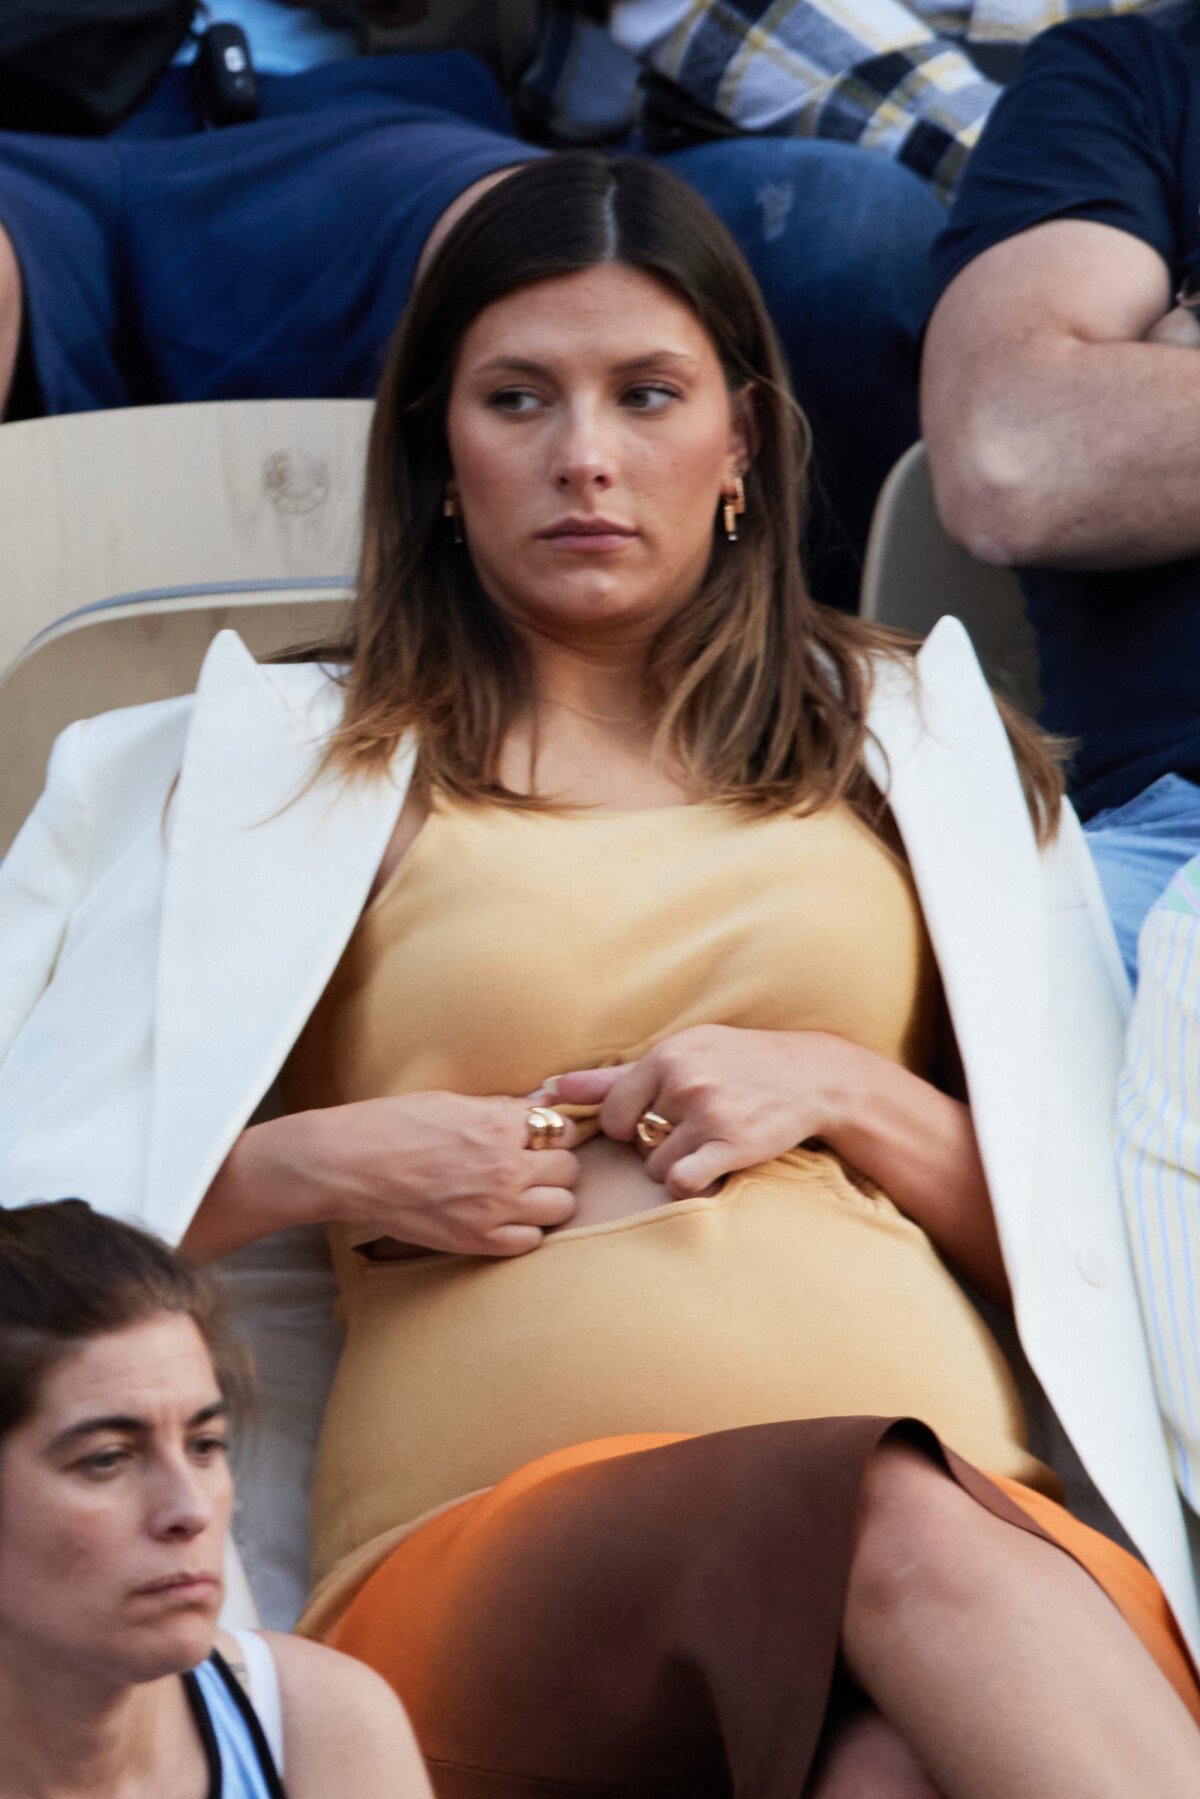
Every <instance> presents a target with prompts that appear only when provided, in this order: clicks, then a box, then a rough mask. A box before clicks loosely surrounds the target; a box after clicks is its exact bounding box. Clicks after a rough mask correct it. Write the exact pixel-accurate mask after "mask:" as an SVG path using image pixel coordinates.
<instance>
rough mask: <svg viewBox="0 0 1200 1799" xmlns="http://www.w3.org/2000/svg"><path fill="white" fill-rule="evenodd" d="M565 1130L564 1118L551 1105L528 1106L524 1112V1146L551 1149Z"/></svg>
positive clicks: (565, 1122)
mask: <svg viewBox="0 0 1200 1799" xmlns="http://www.w3.org/2000/svg"><path fill="white" fill-rule="evenodd" d="M566 1130H567V1121H566V1119H565V1118H564V1117H563V1115H562V1113H561V1112H556V1111H555V1110H554V1108H553V1106H530V1108H529V1110H528V1112H526V1114H525V1147H526V1149H553V1148H554V1145H555V1144H556V1143H557V1142H559V1140H560V1139H561V1138H562V1137H564V1136H565V1135H566Z"/></svg>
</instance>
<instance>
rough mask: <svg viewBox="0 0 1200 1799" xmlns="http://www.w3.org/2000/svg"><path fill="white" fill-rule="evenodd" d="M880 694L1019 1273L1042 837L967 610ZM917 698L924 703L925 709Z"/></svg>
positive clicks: (902, 810)
mask: <svg viewBox="0 0 1200 1799" xmlns="http://www.w3.org/2000/svg"><path fill="white" fill-rule="evenodd" d="M917 668H918V672H919V676H920V683H919V689H918V692H917V693H916V695H915V696H914V693H913V689H912V683H911V681H910V680H909V677H908V675H907V673H906V671H905V670H903V669H902V668H896V667H895V666H893V665H888V664H884V666H883V668H882V670H881V675H880V679H879V682H878V685H877V690H876V695H875V698H874V699H873V702H872V707H871V714H870V725H871V729H872V733H873V735H874V738H875V740H876V743H875V746H873V747H872V749H871V750H870V752H869V754H868V765H869V767H870V769H871V773H872V775H873V777H874V778H875V779H876V780H877V781H878V782H879V784H880V786H881V787H882V788H883V789H884V791H885V792H886V793H887V794H888V798H889V801H890V804H891V807H892V811H893V814H894V816H895V819H896V824H897V827H898V829H899V831H900V834H901V836H902V838H903V840H904V845H905V849H906V851H907V853H908V857H909V863H910V866H911V868H912V872H913V878H914V880H915V881H916V884H917V889H918V892H919V894H920V897H921V905H922V908H923V911H924V914H925V921H926V924H927V926H928V929H929V934H930V937H931V939H932V942H933V948H934V953H935V955H936V957H937V961H938V966H939V969H940V971H941V977H942V982H943V986H944V989H945V993H946V1000H947V1005H948V1007H949V1011H950V1016H951V1020H952V1022H953V1025H954V1030H955V1033H956V1036H957V1039H958V1045H959V1049H960V1051H961V1052H962V1058H963V1062H964V1064H965V1066H966V1068H967V1069H968V1070H969V1075H968V1080H969V1086H970V1099H971V1108H972V1114H973V1118H974V1123H975V1130H976V1134H977V1136H978V1139H979V1147H980V1153H981V1154H982V1156H983V1160H984V1166H985V1168H986V1170H987V1174H988V1183H989V1187H990V1190H991V1194H992V1202H993V1204H994V1206H995V1208H996V1215H997V1220H998V1223H999V1228H1000V1234H1001V1239H1002V1241H1003V1242H1004V1243H1005V1246H1006V1251H1007V1252H1008V1253H1007V1254H1006V1260H1007V1261H1008V1263H1009V1267H1010V1270H1017V1269H1019V1267H1020V1265H1021V1256H1020V1250H1021V1246H1022V1244H1023V1243H1024V1241H1025V1221H1026V1219H1027V1217H1028V1209H1029V1207H1030V1205H1031V1204H1032V1203H1033V1199H1034V1195H1035V1193H1036V1168H1035V1166H1034V1158H1035V1154H1036V1150H1035V1143H1036V1132H1035V1131H1034V1130H1033V1129H1032V1128H1031V1121H1032V1120H1033V1119H1035V1118H1036V1117H1037V1116H1038V1113H1039V1110H1040V1102H1041V1092H1042V1081H1041V1069H1042V1059H1043V1056H1044V1045H1045V1007H1046V1003H1047V985H1046V966H1045V957H1046V942H1045V924H1044V913H1043V905H1044V898H1043V884H1042V877H1041V867H1040V861H1039V854H1038V849H1037V843H1036V839H1035V836H1034V832H1033V827H1032V824H1031V822H1030V818H1029V814H1028V811H1027V808H1026V805H1025V800H1024V796H1023V794H1022V791H1021V785H1020V781H1019V779H1018V777H1017V774H1016V770H1015V768H1014V766H1013V760H1012V754H1011V751H1010V749H1009V746H1008V742H1007V738H1006V735H1005V732H1004V726H1003V724H1002V722H1001V719H1000V716H999V714H998V712H997V711H996V707H995V705H994V703H993V700H992V696H991V694H990V692H989V690H988V687H987V684H986V682H985V680H984V678H983V674H982V671H981V670H980V667H979V664H978V662H977V661H976V659H975V654H974V651H973V650H972V648H971V644H970V640H969V638H968V637H967V634H966V632H965V630H964V629H963V627H962V625H961V624H960V623H959V622H958V620H957V619H954V618H944V619H942V620H941V622H940V623H939V624H938V625H937V626H936V627H935V629H934V630H933V631H932V632H931V633H930V635H929V637H928V638H927V640H926V642H925V644H924V646H923V648H922V649H921V651H920V653H919V655H918V657H917ZM914 699H915V701H916V703H915V705H914Z"/></svg>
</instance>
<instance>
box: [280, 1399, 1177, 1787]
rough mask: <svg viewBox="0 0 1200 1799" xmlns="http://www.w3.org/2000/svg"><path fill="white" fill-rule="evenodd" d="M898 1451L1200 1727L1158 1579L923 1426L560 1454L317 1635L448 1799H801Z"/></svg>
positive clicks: (655, 1440) (385, 1578) (407, 1550)
mask: <svg viewBox="0 0 1200 1799" xmlns="http://www.w3.org/2000/svg"><path fill="white" fill-rule="evenodd" d="M896 1431H899V1432H900V1433H902V1434H903V1435H905V1436H906V1437H908V1438H910V1440H914V1441H916V1442H918V1443H920V1444H921V1445H922V1446H923V1447H924V1448H926V1449H927V1451H928V1452H929V1453H930V1455H931V1456H933V1457H935V1458H936V1459H937V1460H939V1461H940V1462H941V1464H942V1465H943V1466H944V1467H945V1469H946V1472H947V1473H948V1474H949V1475H950V1476H951V1477H952V1478H953V1479H954V1480H956V1481H957V1482H958V1484H959V1485H960V1486H961V1487H962V1488H963V1489H964V1490H965V1491H967V1492H968V1493H970V1495H971V1496H972V1497H973V1498H974V1499H975V1500H977V1501H978V1502H979V1503H980V1504H981V1505H983V1506H985V1507H986V1508H987V1509H988V1510H989V1511H991V1512H992V1513H993V1514H994V1515H996V1516H998V1517H1000V1518H1002V1519H1003V1520H1004V1521H1005V1522H1007V1523H1009V1524H1011V1525H1014V1526H1016V1527H1018V1528H1022V1529H1025V1530H1028V1531H1030V1532H1031V1533H1032V1534H1033V1535H1035V1536H1040V1537H1043V1538H1045V1539H1047V1540H1048V1541H1050V1542H1052V1543H1055V1544H1057V1545H1058V1546H1060V1547H1061V1548H1063V1549H1064V1550H1066V1552H1067V1553H1068V1554H1069V1555H1071V1556H1072V1557H1073V1558H1074V1559H1075V1560H1076V1561H1077V1562H1078V1563H1079V1564H1080V1565H1081V1566H1082V1567H1083V1568H1084V1569H1086V1570H1087V1572H1088V1573H1089V1574H1091V1575H1092V1576H1093V1578H1094V1579H1095V1580H1096V1581H1098V1583H1099V1584H1100V1586H1101V1587H1102V1588H1103V1589H1104V1591H1105V1592H1106V1593H1107V1594H1108V1595H1109V1597H1110V1598H1111V1599H1112V1601H1113V1602H1114V1604H1115V1605H1116V1606H1117V1607H1118V1609H1119V1610H1120V1612H1121V1613H1122V1615H1123V1616H1124V1617H1125V1619H1126V1620H1127V1622H1128V1623H1129V1625H1130V1627H1131V1629H1132V1630H1133V1631H1134V1632H1135V1633H1136V1635H1137V1636H1138V1637H1139V1638H1140V1640H1141V1641H1142V1643H1143V1644H1144V1645H1145V1647H1146V1648H1147V1649H1148V1650H1149V1652H1150V1654H1151V1655H1152V1656H1153V1658H1154V1660H1155V1661H1156V1662H1157V1663H1158V1666H1159V1667H1160V1668H1161V1670H1162V1672H1163V1673H1164V1674H1165V1676H1166V1677H1167V1679H1168V1680H1169V1681H1170V1683H1171V1685H1172V1686H1173V1687H1174V1689H1175V1691H1176V1692H1177V1693H1178V1694H1179V1696H1180V1698H1181V1699H1182V1700H1183V1701H1184V1703H1185V1705H1186V1706H1187V1707H1188V1709H1189V1711H1190V1712H1191V1714H1192V1716H1193V1718H1194V1719H1195V1720H1196V1722H1197V1723H1198V1724H1200V1687H1198V1685H1197V1679H1196V1674H1195V1671H1194V1669H1193V1667H1192V1663H1191V1661H1190V1658H1189V1655H1188V1651H1187V1649H1186V1647H1185V1645H1184V1642H1183V1639H1182V1637H1181V1636H1180V1633H1179V1630H1178V1627H1177V1625H1176V1624H1175V1621H1174V1619H1173V1617H1172V1615H1171V1612H1170V1610H1169V1608H1168V1606H1167V1604H1166V1601H1165V1599H1164V1598H1163V1596H1162V1593H1161V1591H1160V1589H1159V1587H1158V1585H1157V1583H1156V1581H1155V1580H1154V1578H1153V1576H1152V1575H1151V1574H1150V1573H1149V1572H1148V1570H1147V1569H1145V1568H1144V1567H1143V1566H1142V1564H1141V1563H1140V1562H1138V1561H1136V1560H1135V1559H1134V1558H1133V1557H1132V1556H1131V1555H1129V1554H1128V1553H1127V1552H1126V1551H1125V1550H1123V1549H1121V1548H1120V1547H1119V1546H1118V1545H1117V1544H1115V1543H1113V1542H1111V1541H1110V1540H1109V1539H1108V1538H1107V1537H1104V1536H1102V1535H1101V1534H1100V1533H1099V1532H1097V1531H1095V1530H1092V1529H1090V1528H1089V1527H1088V1526H1087V1525H1084V1524H1081V1523H1079V1522H1078V1521H1077V1520H1076V1519H1074V1518H1072V1517H1071V1515H1070V1514H1069V1513H1068V1512H1066V1511H1064V1510H1063V1509H1062V1507H1061V1506H1058V1505H1056V1504H1055V1503H1054V1501H1053V1500H1050V1499H1047V1498H1045V1497H1044V1496H1042V1495H1041V1494H1037V1493H1033V1492H1031V1491H1030V1490H1029V1489H1027V1488H1023V1487H1021V1486H1019V1485H1018V1484H1017V1483H1016V1482H1013V1481H1009V1480H1004V1479H998V1480H992V1479H989V1478H988V1477H986V1476H984V1475H982V1474H980V1473H979V1472H978V1471H977V1470H976V1469H974V1468H972V1467H970V1465H969V1464H967V1463H965V1462H963V1461H962V1460H961V1458H960V1457H958V1456H956V1455H954V1454H953V1452H951V1451H948V1450H946V1449H945V1448H944V1447H943V1446H942V1445H941V1444H940V1443H939V1442H938V1440H937V1439H936V1437H934V1436H933V1434H932V1433H931V1432H930V1431H928V1430H927V1429H926V1427H925V1426H923V1425H918V1424H914V1423H913V1422H912V1421H911V1420H901V1421H897V1420H894V1419H891V1420H890V1419H881V1418H826V1419H815V1420H805V1421H801V1422H797V1423H790V1424H766V1425H753V1426H749V1427H747V1428H745V1429H741V1430H732V1431H720V1432H715V1433H712V1434H710V1435H706V1436H700V1437H685V1436H679V1435H674V1434H672V1435H638V1436H623V1437H614V1438H608V1439H604V1440H601V1441H597V1442H591V1443H583V1444H577V1445H574V1446H572V1447H571V1448H569V1449H564V1450H561V1451H558V1452H557V1453H555V1454H552V1455H547V1456H543V1457H541V1458H539V1459H538V1460H537V1461H534V1462H530V1463H528V1464H527V1465H526V1466H525V1467H523V1468H519V1469H518V1470H517V1471H516V1472H515V1473H513V1474H511V1475H510V1476H508V1477H507V1478H506V1479H505V1480H502V1481H500V1482H498V1483H497V1485H496V1486H495V1487H493V1488H491V1489H490V1490H488V1491H487V1492H485V1493H481V1494H479V1495H477V1496H475V1497H472V1498H470V1499H467V1500H464V1501H463V1502H461V1503H460V1504H457V1505H454V1506H451V1507H449V1508H448V1509H447V1510H445V1511H443V1512H442V1513H440V1514H438V1515H437V1516H435V1517H433V1518H432V1519H431V1520H430V1521H429V1522H427V1523H425V1524H422V1525H421V1526H420V1527H419V1528H418V1529H416V1530H415V1531H413V1533H412V1534H411V1535H409V1536H407V1537H405V1538H404V1539H403V1540H402V1541H400V1542H399V1543H398V1545H397V1546H396V1547H395V1548H394V1549H393V1550H392V1551H391V1553H390V1554H389V1555H388V1557H387V1559H386V1560H385V1561H383V1562H382V1564H381V1565H378V1566H376V1567H375V1568H374V1571H373V1572H371V1573H369V1574H368V1575H367V1576H366V1578H365V1581H364V1582H363V1584H362V1585H361V1586H360V1588H359V1590H358V1591H357V1593H356V1594H354V1596H353V1597H352V1598H351V1599H350V1601H349V1603H348V1604H347V1606H346V1608H345V1610H344V1611H343V1612H342V1614H341V1616H340V1617H339V1618H338V1619H337V1621H336V1622H335V1623H333V1624H332V1625H326V1626H325V1628H323V1630H322V1632H321V1634H323V1635H324V1637H325V1640H326V1641H328V1642H330V1643H332V1644H333V1645H334V1646H335V1647H336V1648H339V1649H342V1650H345V1651H346V1652H347V1653H349V1654H351V1655H354V1656H357V1657H358V1658H359V1659H361V1660H362V1661H365V1662H367V1663H369V1664H370V1666H372V1667H373V1668H375V1669H377V1670H378V1672H379V1673H380V1674H382V1675H383V1676H384V1678H385V1679H386V1680H388V1681H389V1682H390V1684H391V1685H392V1686H393V1687H394V1688H395V1690H396V1691H397V1692H398V1693H399V1694H400V1696H401V1698H402V1699H403V1700H404V1702H405V1704H406V1706H407V1707H408V1709H409V1712H410V1715H411V1717H412V1719H413V1723H414V1726H415V1728H416V1731H417V1736H418V1740H419V1741H420V1743H421V1746H422V1749H423V1751H424V1753H425V1754H426V1756H427V1758H428V1759H429V1762H430V1766H431V1771H432V1773H433V1777H434V1781H435V1785H436V1788H437V1791H438V1793H439V1795H441V1796H442V1799H485V1795H486V1799H518V1796H519V1799H535V1796H536V1799H546V1795H547V1793H548V1792H550V1791H553V1790H555V1789H556V1788H561V1789H562V1790H563V1791H564V1792H578V1793H584V1792H589V1793H590V1792H595V1793H600V1792H604V1793H606V1794H609V1795H612V1794H614V1793H620V1792H628V1793H631V1794H633V1793H636V1794H638V1795H639V1796H641V1799H652V1796H654V1799H656V1796H658V1795H662V1796H663V1799H667V1796H668V1795H679V1796H680V1799H682V1796H683V1795H685V1794H686V1795H688V1799H701V1796H704V1795H709V1794H712V1795H716V1794H727V1793H728V1792H729V1790H730V1779H731V1776H732V1778H733V1786H734V1790H737V1791H743V1790H745V1791H753V1792H755V1793H756V1794H761V1795H762V1796H763V1799H796V1795H797V1794H799V1793H800V1792H801V1791H802V1790H803V1788H804V1784H805V1781H806V1779H807V1778H808V1776H809V1772H810V1770H811V1768H812V1766H813V1763H814V1759H815V1757H816V1755H817V1750H818V1746H819V1743H820V1738H821V1733H822V1730H823V1728H824V1723H825V1718H826V1713H827V1709H828V1707H829V1704H830V1699H831V1695H832V1694H833V1692H834V1690H835V1683H836V1680H837V1678H838V1649H839V1642H840V1633H841V1620H842V1615H843V1611H844V1604H845V1589H846V1582H847V1580H848V1577H849V1568H850V1560H851V1556H852V1553H853V1533H854V1520H855V1515H856V1510H857V1497H858V1488H859V1485H860V1483H861V1480H862V1476H863V1473H864V1470H865V1468H866V1464H867V1462H868V1460H869V1459H870V1456H871V1454H872V1452H873V1451H874V1449H875V1448H876V1447H877V1446H878V1445H879V1443H880V1442H881V1441H882V1439H883V1438H884V1437H886V1436H887V1435H889V1433H892V1432H896ZM317 1622H318V1620H317V1617H316V1615H315V1614H314V1617H313V1620H312V1622H311V1623H310V1624H309V1626H308V1628H309V1631H310V1634H316V1629H315V1626H316V1625H317ZM300 1628H301V1629H302V1630H303V1629H305V1621H304V1620H302V1621H301V1626H300Z"/></svg>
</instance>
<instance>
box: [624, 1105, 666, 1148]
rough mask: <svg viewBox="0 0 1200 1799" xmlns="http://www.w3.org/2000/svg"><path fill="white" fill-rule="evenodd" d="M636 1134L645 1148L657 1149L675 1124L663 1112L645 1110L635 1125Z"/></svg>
mask: <svg viewBox="0 0 1200 1799" xmlns="http://www.w3.org/2000/svg"><path fill="white" fill-rule="evenodd" d="M633 1128H634V1135H635V1136H636V1137H637V1140H638V1142H639V1143H640V1144H641V1145H642V1146H643V1148H645V1149H657V1148H658V1146H659V1144H660V1143H665V1142H666V1140H667V1138H668V1137H669V1136H670V1135H671V1132H672V1131H673V1130H674V1129H675V1126H674V1125H673V1124H672V1123H671V1120H670V1119H669V1118H664V1117H663V1115H662V1113H661V1112H643V1113H642V1115H641V1117H640V1118H639V1119H638V1121H637V1123H636V1124H635V1125H634V1127H633Z"/></svg>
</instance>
